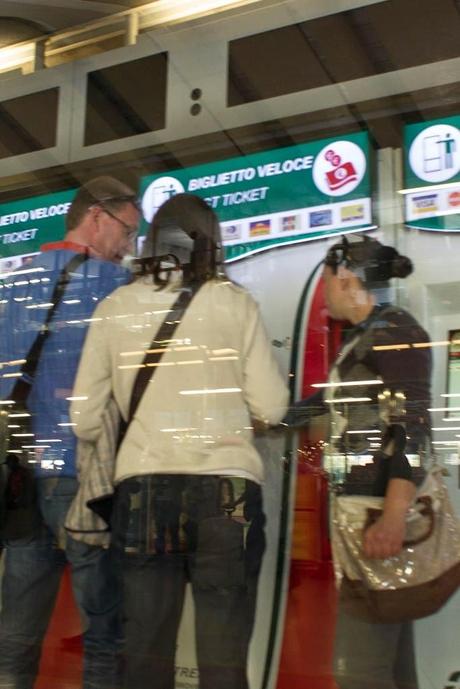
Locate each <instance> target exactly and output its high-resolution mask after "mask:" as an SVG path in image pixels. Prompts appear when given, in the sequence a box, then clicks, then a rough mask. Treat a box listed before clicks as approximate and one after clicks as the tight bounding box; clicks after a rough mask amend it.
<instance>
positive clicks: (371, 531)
mask: <svg viewBox="0 0 460 689" xmlns="http://www.w3.org/2000/svg"><path fill="white" fill-rule="evenodd" d="M405 532H406V521H405V513H402V514H401V513H398V514H385V513H384V514H382V516H381V517H379V518H378V519H377V521H376V522H375V523H374V524H372V526H370V527H369V528H368V529H366V531H365V532H364V537H363V553H364V555H365V557H369V558H375V559H381V560H384V559H385V558H386V557H391V556H392V555H397V554H398V553H399V551H400V550H401V548H402V546H403V541H404V536H405Z"/></svg>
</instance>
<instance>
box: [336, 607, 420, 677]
mask: <svg viewBox="0 0 460 689" xmlns="http://www.w3.org/2000/svg"><path fill="white" fill-rule="evenodd" d="M334 677H335V681H336V683H337V686H338V687H339V689H370V687H372V689H417V687H418V683H417V671H416V667H415V655H414V641H413V630H412V622H404V623H401V624H371V623H370V622H364V621H363V620H359V619H356V618H355V617H351V616H350V615H347V614H346V613H345V612H344V611H343V610H342V609H341V606H340V604H339V610H338V618H337V626H336V638H335V652H334Z"/></svg>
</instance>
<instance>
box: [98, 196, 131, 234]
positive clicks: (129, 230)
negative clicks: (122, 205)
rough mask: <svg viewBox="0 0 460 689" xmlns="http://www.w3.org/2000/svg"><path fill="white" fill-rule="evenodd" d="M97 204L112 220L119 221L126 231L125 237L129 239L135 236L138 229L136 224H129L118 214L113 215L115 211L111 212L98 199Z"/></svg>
mask: <svg viewBox="0 0 460 689" xmlns="http://www.w3.org/2000/svg"><path fill="white" fill-rule="evenodd" d="M107 200H108V199H107ZM97 205H98V206H99V208H101V210H103V211H104V213H107V215H110V217H111V218H113V219H114V220H116V221H117V222H119V223H120V225H121V226H122V227H123V229H124V230H125V232H126V237H127V239H129V240H130V241H131V240H133V239H134V238H135V237H136V235H137V233H138V231H139V228H138V227H137V225H135V226H133V225H129V224H128V223H127V222H125V221H124V220H122V219H121V218H119V217H118V215H115V213H112V211H109V209H108V208H107V207H106V206H104V204H103V202H102V201H99V203H98V204H97Z"/></svg>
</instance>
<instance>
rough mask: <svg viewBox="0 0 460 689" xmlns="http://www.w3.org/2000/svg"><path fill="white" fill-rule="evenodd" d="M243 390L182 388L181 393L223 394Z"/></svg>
mask: <svg viewBox="0 0 460 689" xmlns="http://www.w3.org/2000/svg"><path fill="white" fill-rule="evenodd" d="M234 392H242V389H241V388H207V389H205V390H180V391H179V394H180V395H221V394H227V393H229V394H230V393H234Z"/></svg>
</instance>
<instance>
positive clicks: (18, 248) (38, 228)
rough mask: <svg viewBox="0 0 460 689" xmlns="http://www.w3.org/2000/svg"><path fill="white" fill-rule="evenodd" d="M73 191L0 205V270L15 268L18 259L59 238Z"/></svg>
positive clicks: (63, 229)
mask: <svg viewBox="0 0 460 689" xmlns="http://www.w3.org/2000/svg"><path fill="white" fill-rule="evenodd" d="M74 195H75V189H69V190H66V191H60V192H57V193H55V194H47V195H44V196H33V197H30V198H28V199H22V200H20V201H11V202H10V203H4V204H0V271H1V272H5V270H8V269H11V270H13V269H16V268H18V267H19V266H20V265H21V262H20V259H21V258H22V257H26V256H28V255H30V254H33V253H37V252H38V251H40V246H41V245H42V244H45V243H46V242H52V241H57V240H58V239H62V237H63V236H64V234H65V217H66V215H67V212H68V210H69V206H70V204H71V202H72V199H73V197H74Z"/></svg>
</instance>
